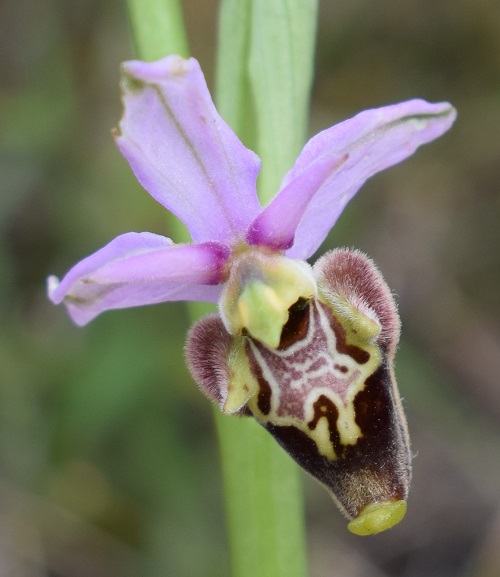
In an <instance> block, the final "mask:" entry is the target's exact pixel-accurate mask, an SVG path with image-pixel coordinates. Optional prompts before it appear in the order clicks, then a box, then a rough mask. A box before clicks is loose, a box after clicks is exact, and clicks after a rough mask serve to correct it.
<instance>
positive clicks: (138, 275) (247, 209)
mask: <svg viewBox="0 0 500 577" xmlns="http://www.w3.org/2000/svg"><path fill="white" fill-rule="evenodd" d="M123 100H124V107H125V111H124V116H123V118H122V120H121V122H120V125H119V129H118V130H116V131H115V138H116V142H117V144H118V147H119V148H120V150H121V152H122V153H123V155H124V156H125V158H126V159H127V161H128V162H129V164H130V166H131V168H132V170H133V171H134V173H135V175H136V177H137V178H138V180H139V182H140V183H141V184H142V185H143V186H144V188H145V189H146V190H147V191H148V192H149V194H151V196H152V197H153V198H155V199H156V200H157V201H158V202H159V203H160V204H162V205H163V206H164V207H165V208H166V209H168V210H169V211H171V212H172V213H173V214H175V215H176V216H177V217H178V218H179V219H180V220H181V221H182V222H183V223H184V224H185V225H186V227H187V228H188V230H189V233H190V235H191V237H192V241H193V242H192V244H175V243H174V242H173V241H172V240H170V239H169V238H165V237H163V236H159V235H156V234H152V233H148V232H143V233H135V232H131V233H127V234H123V235H121V236H119V237H117V238H116V239H114V240H113V241H111V242H110V243H109V244H108V245H106V246H105V247H104V248H102V249H101V250H99V251H97V252H96V253H94V254H92V255H91V256H89V257H87V258H85V259H84V260H82V261H81V262H79V263H78V264H77V265H75V266H74V267H73V268H72V269H71V270H70V271H69V272H68V273H67V274H66V276H65V277H64V278H63V279H62V280H61V281H60V282H59V280H58V279H57V278H56V277H53V276H52V277H50V278H49V280H48V293H49V297H50V299H51V300H52V301H53V302H54V303H55V304H59V303H61V302H64V304H65V305H66V307H67V309H68V312H69V314H70V316H71V318H72V319H73V320H74V321H75V322H76V323H77V324H79V325H84V324H86V323H88V322H89V321H90V320H92V319H93V318H94V317H96V316H97V315H99V314H100V313H102V312H104V311H106V310H110V309H118V308H126V307H134V306H139V305H147V304H153V303H159V302H165V301H178V300H185V301H193V300H196V301H208V302H213V303H218V307H219V308H218V314H213V315H210V316H208V317H206V318H204V319H202V320H201V321H199V322H198V323H197V324H195V326H194V327H193V328H192V329H191V332H190V334H189V337H188V343H187V346H186V357H187V362H188V366H189V367H190V370H191V373H192V375H193V377H194V379H195V380H196V382H197V383H198V385H199V386H200V388H201V390H202V391H203V392H204V393H205V394H206V395H207V396H208V397H209V398H210V399H211V400H212V401H214V402H215V403H217V404H218V405H219V407H220V409H221V410H222V411H223V412H224V413H227V414H238V415H249V416H253V417H254V418H255V419H256V420H257V421H258V422H259V423H260V424H261V425H262V426H263V427H265V428H266V429H267V430H268V431H269V432H270V433H271V434H272V435H273V436H274V437H275V438H276V439H277V441H278V442H279V443H280V444H281V445H282V446H283V447H284V448H285V450H286V451H288V453H289V454H290V455H291V456H292V457H293V458H294V459H295V460H296V461H297V462H298V463H299V464H300V465H301V466H302V467H303V468H304V469H305V470H306V471H308V472H309V473H311V474H312V475H313V476H314V477H316V478H317V479H318V480H319V481H320V482H321V483H322V484H323V485H324V486H325V487H326V488H327V490H328V491H329V492H330V493H331V494H332V496H333V498H334V499H335V501H336V502H337V503H338V505H339V507H340V509H341V510H342V511H343V513H344V514H345V515H346V516H347V517H348V518H349V519H350V520H351V522H350V524H349V528H350V529H351V531H353V532H354V533H357V534H363V535H364V534H370V533H376V532H379V531H381V530H384V529H386V528H389V527H391V526H392V525H394V524H395V523H397V522H398V521H399V520H400V519H401V518H402V517H403V516H404V514H405V511H406V499H407V496H408V487H409V481H410V476H411V456H410V450H409V440H408V433H407V427H406V421H405V417H404V414H403V412H402V409H401V402H400V398H399V394H398V391H397V387H396V384H395V379H394V374H393V368H392V365H393V359H394V353H395V349H396V346H397V343H398V339H399V328H400V324H399V317H398V313H397V309H396V305H395V302H394V299H393V297H392V295H391V292H390V290H389V288H388V287H387V285H386V283H385V281H384V280H383V278H382V276H381V274H380V272H379V271H378V269H377V268H376V266H375V265H374V264H373V262H372V261H371V260H370V259H369V258H368V257H366V256H365V255H363V254H362V253H360V252H358V251H349V250H346V249H338V250H334V251H331V252H329V253H327V254H325V255H324V256H323V257H322V258H320V259H319V260H318V261H317V262H316V264H315V265H314V266H311V265H310V264H308V263H307V262H306V259H308V258H309V257H311V256H312V255H313V254H314V252H315V251H316V250H317V249H318V247H319V246H320V245H321V243H322V242H323V240H324V239H325V237H326V235H327V234H328V232H329V231H330V229H331V228H332V226H333V225H334V224H335V222H336V220H337V219H338V217H339V216H340V214H341V212H342V210H343V209H344V207H345V206H346V204H347V202H348V201H349V200H350V199H351V198H352V197H353V196H354V194H355V193H356V192H357V191H358V190H359V188H360V187H361V186H362V185H363V183H364V182H365V181H366V180H367V179H368V178H370V177H371V176H372V175H374V174H375V173H377V172H379V171H381V170H382V169H384V168H387V167H389V166H392V165H394V164H396V163H398V162H400V161H402V160H404V159H405V158H407V157H408V156H410V155H411V154H413V152H415V150H416V149H417V148H418V147H419V146H420V145H422V144H425V143H427V142H430V141H432V140H434V139H435V138H437V137H439V136H440V135H442V134H443V133H444V132H445V131H446V130H448V128H449V127H450V126H451V124H452V123H453V121H454V119H455V111H454V109H453V108H452V107H451V106H450V105H449V104H448V103H440V104H430V103H428V102H425V101H423V100H410V101H407V102H402V103H400V104H396V105H392V106H387V107H383V108H379V109H375V110H367V111H365V112H362V113H360V114H358V115H357V116H355V117H354V118H352V119H350V120H347V121H345V122H342V123H340V124H338V125H336V126H333V127H332V128H329V129H327V130H324V131H323V132H321V133H319V134H318V135H316V136H315V137H313V138H312V139H311V140H310V141H309V142H308V143H307V144H306V146H305V147H304V149H303V150H302V152H301V153H300V154H299V156H298V158H297V160H296V162H295V164H294V165H293V166H292V168H291V169H290V170H289V172H288V173H287V174H286V175H285V177H284V179H283V181H282V184H281V188H280V190H279V191H278V193H277V194H276V196H275V197H274V199H273V200H272V201H271V202H270V203H269V204H268V205H267V206H266V207H264V208H262V207H261V205H260V203H259V200H258V197H257V191H256V190H257V189H256V181H257V176H258V173H259V169H260V161H259V158H258V157H257V155H256V154H254V153H253V152H252V151H250V150H248V149H247V148H245V146H244V145H243V144H242V143H241V142H240V140H239V139H238V137H237V136H236V135H235V133H234V132H233V131H232V130H231V128H230V127H229V126H228V125H227V124H226V123H225V122H224V120H223V119H222V118H221V117H220V116H219V114H218V113H217V110H216V109H215V106H214V104H213V102H212V100H211V97H210V94H209V92H208V89H207V86H206V83H205V80H204V77H203V74H202V72H201V69H200V67H199V64H198V62H197V61H196V60H194V59H193V58H190V59H188V60H184V59H182V58H180V57H178V56H169V57H167V58H164V59H162V60H160V61H158V62H153V63H145V62H139V61H132V62H127V63H125V64H124V65H123Z"/></svg>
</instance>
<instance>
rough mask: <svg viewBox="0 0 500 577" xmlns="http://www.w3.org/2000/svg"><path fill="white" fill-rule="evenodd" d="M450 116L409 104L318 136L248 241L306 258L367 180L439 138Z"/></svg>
mask: <svg viewBox="0 0 500 577" xmlns="http://www.w3.org/2000/svg"><path fill="white" fill-rule="evenodd" d="M455 116H456V112H455V109H454V108H453V107H452V106H451V105H450V104H448V103H440V104H430V103H428V102H425V101H423V100H410V101H408V102H402V103H401V104H395V105H393V106H386V107H384V108H378V109H374V110H366V111H365V112H361V113H360V114H358V115H357V116H355V117H354V118H351V119H350V120H346V121H345V122H342V123H340V124H337V125H336V126H334V127H332V128H329V129H327V130H324V131H323V132H321V133H319V134H318V135H316V136H315V137H314V138H312V139H311V140H310V141H309V142H308V143H307V144H306V146H305V147H304V149H303V150H302V152H301V154H300V155H299V157H298V159H297V161H296V162H295V165H294V166H293V167H292V169H291V170H290V171H289V172H288V174H287V175H286V176H285V178H284V180H283V183H282V187H281V191H280V192H279V193H278V194H277V196H276V197H275V198H274V199H273V200H272V201H271V203H270V204H269V205H268V206H267V207H266V208H265V209H264V210H263V211H262V213H261V214H260V215H259V216H258V217H257V218H256V219H255V221H254V222H253V223H252V225H251V228H250V230H249V233H248V241H249V242H250V243H252V244H264V245H266V246H269V247H272V248H275V249H289V250H288V251H287V253H286V254H287V256H289V257H291V258H301V259H306V258H309V257H310V256H311V255H312V254H313V253H314V252H315V251H316V250H317V249H318V247H319V246H320V244H321V243H322V242H323V240H324V239H325V237H326V235H327V234H328V232H329V231H330V229H331V228H332V226H333V225H334V224H335V222H336V220H337V218H338V217H339V216H340V214H341V212H342V211H343V210H344V207H345V205H346V204H347V203H348V202H349V200H350V199H351V198H352V197H353V196H354V195H355V194H356V192H357V191H358V190H359V189H360V187H361V186H362V185H363V184H364V183H365V182H366V180H368V178H370V177H371V176H373V175H374V174H376V173H377V172H379V171H381V170H383V169H385V168H388V167H389V166H392V165H394V164H397V163H398V162H401V161H402V160H404V159H405V158H408V157H409V156H411V155H412V154H413V153H414V152H415V150H416V149H417V148H418V147H419V146H420V145H422V144H425V143H427V142H430V141H431V140H434V139H435V138H438V137H439V136H441V135H442V134H443V133H444V132H446V131H447V130H448V129H449V128H450V126H451V125H452V123H453V121H454V120H455ZM292 245H293V246H292ZM289 247H291V248H289Z"/></svg>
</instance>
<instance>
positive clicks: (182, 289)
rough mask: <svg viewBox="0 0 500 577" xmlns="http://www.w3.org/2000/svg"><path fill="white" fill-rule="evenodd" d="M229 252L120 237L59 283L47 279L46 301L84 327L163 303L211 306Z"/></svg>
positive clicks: (213, 246) (217, 294) (149, 238)
mask: <svg viewBox="0 0 500 577" xmlns="http://www.w3.org/2000/svg"><path fill="white" fill-rule="evenodd" d="M228 256H229V250H228V249H227V248H226V247H225V246H222V245H220V244H218V243H214V242H208V243H203V244H194V245H174V244H173V242H172V241H171V240H170V239H168V238H165V237H162V236H159V235H156V234H152V233H148V232H143V233H134V232H130V233H127V234H123V235H121V236H119V237H117V238H115V239H114V240H113V241H111V242H110V243H109V244H107V245H106V246H105V247H103V248H102V249H101V250H99V251H97V252H96V253H94V254H92V255H90V256H89V257H87V258H85V259H84V260H82V261H81V262H79V263H78V264H77V265H75V266H74V267H73V268H72V269H71V270H70V271H69V272H68V273H67V274H66V276H65V277H64V278H63V279H62V280H61V282H59V281H58V279H57V278H56V277H54V276H51V277H49V279H48V294H49V298H50V299H51V300H52V302H54V303H55V304H60V303H61V302H64V304H65V305H66V307H67V309H68V312H69V314H70V315H71V318H72V319H73V320H74V321H75V323H77V324H79V325H84V324H86V323H88V322H89V321H91V320H92V319H93V318H94V317H96V316H97V315H98V314H100V313H102V312H104V311H106V310H110V309H121V308H128V307H135V306H141V305H148V304H153V303H159V302H165V301H178V300H194V301H208V302H217V301H218V299H219V297H220V292H221V285H220V284H219V283H221V282H222V270H223V267H224V263H225V262H226V259H227V258H228Z"/></svg>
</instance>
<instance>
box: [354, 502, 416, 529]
mask: <svg viewBox="0 0 500 577" xmlns="http://www.w3.org/2000/svg"><path fill="white" fill-rule="evenodd" d="M405 514H406V501H386V502H384V503H370V504H369V505H367V506H366V507H365V508H364V509H363V510H362V511H361V513H360V514H359V515H358V516H357V517H356V518H355V519H353V520H352V521H351V522H350V523H349V525H347V528H348V529H349V531H350V532H351V533H354V534H355V535H361V536H364V535H375V534H376V533H380V532H381V531H385V530H387V529H390V528H391V527H394V525H397V524H398V523H399V522H400V521H401V520H402V519H403V517H404V516H405Z"/></svg>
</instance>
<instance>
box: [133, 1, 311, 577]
mask: <svg viewBox="0 0 500 577" xmlns="http://www.w3.org/2000/svg"><path fill="white" fill-rule="evenodd" d="M127 2H128V6H129V12H130V21H131V26H132V31H133V36H134V39H135V43H136V48H137V53H138V56H139V57H140V58H143V59H146V60H153V59H156V58H161V57H162V56H165V55H166V54H169V53H176V54H180V55H183V56H187V55H188V49H187V41H186V38H185V33H184V27H183V25H182V15H181V10H180V5H179V3H178V2H177V1H175V0H127ZM315 20H316V0H273V1H272V2H270V1H269V0H222V3H221V20H220V43H219V55H218V68H217V70H218V75H217V91H218V98H217V100H218V106H219V110H220V112H221V114H222V116H223V117H224V118H225V120H226V121H227V122H229V124H230V125H231V126H232V127H233V129H234V130H235V131H236V132H237V134H238V135H239V136H240V138H242V140H243V141H244V142H245V144H246V145H247V146H249V147H252V148H254V149H256V150H257V152H258V153H259V154H260V156H261V158H262V161H263V166H264V169H263V172H262V176H261V179H260V183H259V184H260V186H259V188H260V194H261V198H262V199H263V200H269V198H270V196H271V194H272V193H274V192H276V189H277V185H278V183H279V180H280V179H281V178H282V176H283V174H284V172H285V170H286V169H288V168H289V167H290V166H291V164H292V163H293V159H294V158H295V155H296V154H297V152H298V150H299V149H300V146H301V144H302V142H303V139H304V135H305V127H306V122H307V108H308V95H309V89H310V82H311V78H312V69H313V65H312V53H313V48H312V47H313V45H314V34H315ZM171 224H172V225H173V226H174V227H175V225H174V223H173V222H172V223H171ZM175 228H176V229H177V227H175ZM175 232H176V233H177V230H176V231H175ZM176 238H179V237H178V236H176ZM183 239H185V237H184V236H183ZM189 310H190V315H191V318H192V319H193V320H194V319H196V318H197V317H198V315H199V310H198V309H197V308H195V307H190V309H189ZM216 423H217V431H218V435H219V442H220V450H221V458H222V468H223V476H224V485H225V498H226V509H227V519H228V532H229V539H230V545H231V554H232V555H231V556H232V564H233V577H255V576H256V575H258V576H259V577H305V576H306V575H307V562H306V547H305V530H304V517H303V502H302V492H301V486H300V478H299V470H298V467H297V466H296V465H295V463H294V462H293V461H292V460H291V459H290V457H289V456H288V455H287V454H286V453H285V452H284V451H283V450H282V449H281V448H280V447H279V446H278V445H277V444H276V443H275V441H274V440H273V439H272V437H271V436H270V435H269V434H267V433H266V431H264V429H262V428H261V427H260V426H259V425H258V424H257V423H256V422H255V421H253V420H251V419H243V418H242V419H237V418H233V417H226V416H223V415H221V414H219V413H217V415H216Z"/></svg>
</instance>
